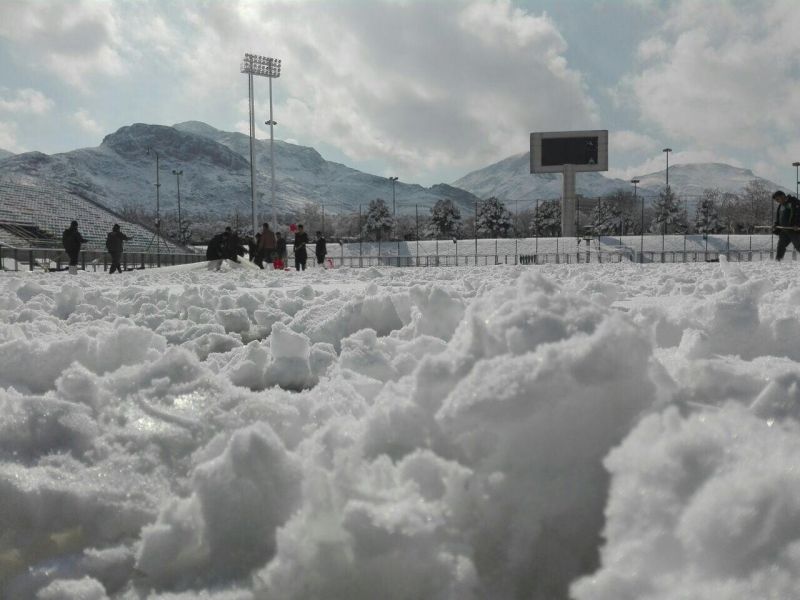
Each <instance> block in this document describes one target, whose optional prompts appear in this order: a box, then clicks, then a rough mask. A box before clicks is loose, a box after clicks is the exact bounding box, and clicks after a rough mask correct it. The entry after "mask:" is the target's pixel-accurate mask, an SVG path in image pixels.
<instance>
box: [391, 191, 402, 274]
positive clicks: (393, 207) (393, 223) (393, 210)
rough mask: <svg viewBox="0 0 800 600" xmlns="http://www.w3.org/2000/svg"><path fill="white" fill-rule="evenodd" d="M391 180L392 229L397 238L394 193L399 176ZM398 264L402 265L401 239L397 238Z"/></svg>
mask: <svg viewBox="0 0 800 600" xmlns="http://www.w3.org/2000/svg"><path fill="white" fill-rule="evenodd" d="M389 181H391V182H392V229H393V230H394V231H393V235H394V237H395V238H397V209H396V208H395V195H394V184H395V183H397V177H389ZM397 266H398V267H399V266H400V240H399V239H398V240H397Z"/></svg>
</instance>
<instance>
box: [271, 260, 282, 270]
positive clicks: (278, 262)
mask: <svg viewBox="0 0 800 600" xmlns="http://www.w3.org/2000/svg"><path fill="white" fill-rule="evenodd" d="M272 268H273V269H275V270H276V271H280V270H282V269H283V260H282V259H280V258H276V259H275V260H273V261H272Z"/></svg>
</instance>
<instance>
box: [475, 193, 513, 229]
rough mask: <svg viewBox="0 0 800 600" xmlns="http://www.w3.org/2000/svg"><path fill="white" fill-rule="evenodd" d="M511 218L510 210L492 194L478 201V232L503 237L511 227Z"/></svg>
mask: <svg viewBox="0 0 800 600" xmlns="http://www.w3.org/2000/svg"><path fill="white" fill-rule="evenodd" d="M511 220H512V216H511V212H509V210H508V209H506V207H505V204H503V203H502V202H501V201H500V200H498V199H497V198H495V197H494V196H492V197H491V198H487V199H486V200H482V201H481V202H479V203H478V222H477V229H478V233H482V234H484V235H489V236H492V237H505V236H506V235H508V232H509V230H510V229H511V226H512V223H511Z"/></svg>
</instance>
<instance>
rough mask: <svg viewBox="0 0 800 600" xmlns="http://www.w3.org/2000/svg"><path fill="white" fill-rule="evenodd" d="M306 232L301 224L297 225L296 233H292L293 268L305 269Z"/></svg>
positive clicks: (306, 255)
mask: <svg viewBox="0 0 800 600" xmlns="http://www.w3.org/2000/svg"><path fill="white" fill-rule="evenodd" d="M307 245H308V234H307V233H306V232H305V231H303V226H302V225H298V226H297V233H295V234H294V268H295V269H296V270H298V271H305V270H306V261H307V260H308V250H306V246H307Z"/></svg>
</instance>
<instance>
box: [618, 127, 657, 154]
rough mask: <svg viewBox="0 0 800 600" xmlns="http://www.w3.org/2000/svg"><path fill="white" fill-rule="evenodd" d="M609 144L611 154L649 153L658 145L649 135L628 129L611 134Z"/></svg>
mask: <svg viewBox="0 0 800 600" xmlns="http://www.w3.org/2000/svg"><path fill="white" fill-rule="evenodd" d="M608 144H609V151H610V152H612V151H613V152H647V151H652V150H653V149H654V148H655V147H656V146H657V145H658V143H657V142H656V140H654V139H653V138H652V137H650V136H649V135H645V134H642V133H638V132H636V131H630V130H627V129H625V130H619V131H611V132H609V140H608Z"/></svg>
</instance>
